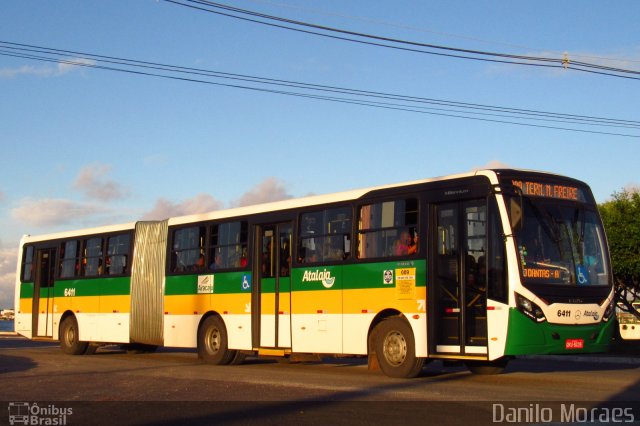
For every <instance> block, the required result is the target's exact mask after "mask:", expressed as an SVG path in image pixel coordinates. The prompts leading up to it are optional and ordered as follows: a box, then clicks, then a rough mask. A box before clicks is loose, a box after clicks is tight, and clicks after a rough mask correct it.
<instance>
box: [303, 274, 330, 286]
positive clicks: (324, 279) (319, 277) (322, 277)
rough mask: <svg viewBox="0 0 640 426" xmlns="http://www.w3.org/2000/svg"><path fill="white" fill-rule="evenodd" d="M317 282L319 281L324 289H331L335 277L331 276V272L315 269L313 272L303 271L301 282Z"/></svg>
mask: <svg viewBox="0 0 640 426" xmlns="http://www.w3.org/2000/svg"><path fill="white" fill-rule="evenodd" d="M305 281H306V282H317V281H320V282H321V283H322V285H323V286H324V287H325V288H331V287H333V284H334V283H335V282H336V277H332V276H331V271H327V270H326V269H323V270H322V271H321V270H320V269H316V270H315V271H304V275H303V276H302V282H305Z"/></svg>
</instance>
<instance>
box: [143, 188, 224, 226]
mask: <svg viewBox="0 0 640 426" xmlns="http://www.w3.org/2000/svg"><path fill="white" fill-rule="evenodd" d="M222 207H223V203H222V202H221V201H218V200H216V199H215V198H214V197H212V196H211V195H209V194H198V195H196V196H195V197H193V198H189V199H187V200H184V201H182V202H179V203H173V202H171V201H169V200H167V199H166V198H160V199H159V200H158V201H156V204H155V205H154V206H153V209H151V211H149V212H147V213H145V214H144V216H143V217H142V219H143V220H162V219H167V218H169V217H174V216H184V215H189V214H196V213H205V212H210V211H213V210H220V209H221V208H222Z"/></svg>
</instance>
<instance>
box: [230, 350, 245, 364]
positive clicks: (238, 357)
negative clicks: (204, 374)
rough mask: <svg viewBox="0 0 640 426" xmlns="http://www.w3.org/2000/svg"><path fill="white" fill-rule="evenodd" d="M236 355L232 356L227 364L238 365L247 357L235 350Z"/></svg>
mask: <svg viewBox="0 0 640 426" xmlns="http://www.w3.org/2000/svg"><path fill="white" fill-rule="evenodd" d="M235 353H236V355H235V356H234V357H233V359H232V360H231V362H230V363H229V364H231V365H240V364H242V363H243V362H244V360H245V358H247V356H246V355H245V354H243V353H242V352H240V351H235Z"/></svg>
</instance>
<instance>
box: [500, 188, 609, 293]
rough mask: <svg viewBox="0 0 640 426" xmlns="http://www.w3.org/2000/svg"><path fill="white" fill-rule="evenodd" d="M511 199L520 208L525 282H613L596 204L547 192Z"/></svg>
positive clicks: (518, 226) (516, 232) (518, 239)
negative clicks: (541, 195) (563, 199)
mask: <svg viewBox="0 0 640 426" xmlns="http://www.w3.org/2000/svg"><path fill="white" fill-rule="evenodd" d="M511 201H512V202H511V205H512V206H514V203H517V209H518V210H519V211H520V214H519V215H518V216H519V220H518V223H512V226H513V233H514V236H515V238H516V244H517V249H518V256H519V261H520V267H521V271H522V277H523V280H524V284H525V285H526V284H553V285H560V286H608V285H609V271H608V270H607V256H606V249H605V244H606V243H605V237H604V230H603V228H602V225H601V224H600V221H599V219H598V214H597V213H596V211H595V210H589V209H588V208H587V207H585V205H584V204H582V203H572V202H560V201H558V200H554V199H547V198H536V197H527V196H522V197H513V198H512V199H511ZM512 210H513V207H512Z"/></svg>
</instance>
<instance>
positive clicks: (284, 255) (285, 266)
mask: <svg viewBox="0 0 640 426" xmlns="http://www.w3.org/2000/svg"><path fill="white" fill-rule="evenodd" d="M290 268H291V250H290V248H289V241H288V240H284V241H283V242H282V248H281V249H280V276H282V277H287V276H289V270H290Z"/></svg>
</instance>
